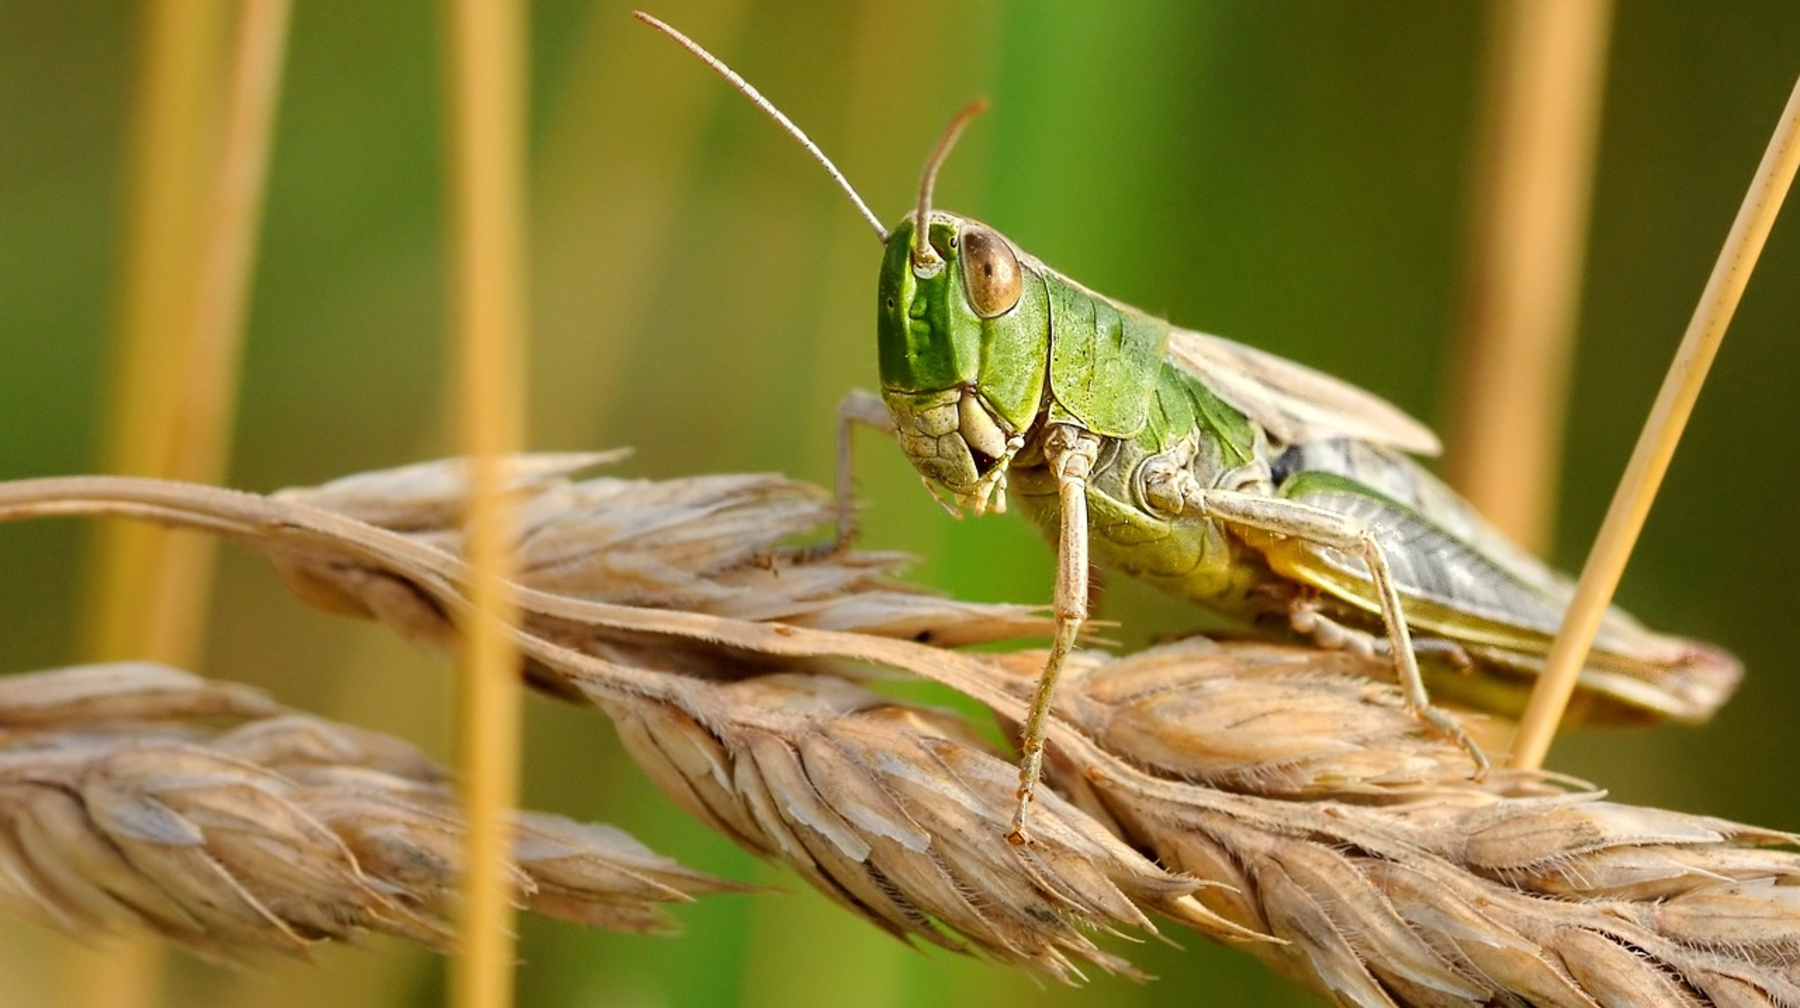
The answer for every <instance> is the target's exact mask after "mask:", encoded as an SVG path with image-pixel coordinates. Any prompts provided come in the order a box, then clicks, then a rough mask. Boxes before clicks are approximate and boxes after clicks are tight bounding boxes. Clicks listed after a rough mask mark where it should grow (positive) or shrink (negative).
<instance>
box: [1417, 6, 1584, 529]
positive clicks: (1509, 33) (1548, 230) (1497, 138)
mask: <svg viewBox="0 0 1800 1008" xmlns="http://www.w3.org/2000/svg"><path fill="white" fill-rule="evenodd" d="M1489 10H1490V11H1491V15H1490V17H1489V24H1488V70H1489V73H1488V79H1487V95H1486V100H1485V105H1486V107H1485V110H1484V112H1483V124H1482V137H1481V141H1480V145H1479V147H1478V150H1477V157H1476V164H1477V166H1478V167H1477V169H1476V170H1477V173H1478V174H1477V178H1476V193H1475V209H1474V224H1473V227H1472V235H1471V238H1472V240H1471V242H1470V246H1469V252H1468V262H1469V266H1468V276H1467V278H1466V281H1465V287H1464V290H1463V296H1462V298H1463V304H1462V320H1461V326H1460V330H1461V345H1460V347H1459V348H1458V361H1457V368H1456V370H1457V374H1456V379H1455V385H1454V388H1455V390H1456V391H1455V396H1456V397H1455V399H1454V409H1453V413H1452V415H1451V417H1450V424H1449V428H1450V446H1451V447H1450V451H1449V452H1448V453H1447V456H1446V461H1445V465H1446V470H1447V471H1446V475H1447V476H1448V477H1449V479H1450V481H1451V483H1453V484H1454V485H1455V486H1456V487H1457V489H1459V490H1460V491H1461V492H1462V493H1463V495H1464V496H1466V497H1467V498H1468V499H1469V500H1470V501H1471V502H1472V503H1474V505H1475V506H1476V508H1477V509H1478V510H1480V511H1481V512H1482V513H1483V514H1485V515H1487V516H1488V517H1489V518H1491V519H1493V520H1494V521H1495V522H1496V523H1497V524H1498V525H1499V526H1500V527H1501V528H1502V529H1504V530H1505V531H1506V532H1507V533H1508V534H1510V535H1511V536H1513V538H1514V539H1516V540H1517V541H1518V542H1520V543H1521V544H1523V545H1525V546H1526V547H1528V548H1530V549H1531V550H1533V551H1535V552H1539V553H1542V552H1543V550H1544V549H1545V547H1546V546H1547V545H1548V543H1549V540H1550V535H1551V529H1552V515H1553V513H1554V502H1555V498H1556V484H1557V471H1558V468H1559V466H1560V463H1561V458H1562V430H1563V417H1564V413H1565V410H1566V405H1567V399H1568V384H1569V362H1570V357H1571V349H1572V347H1573V344H1574V336H1575V329H1576V323H1577V320H1578V314H1579V308H1580V294H1581V281H1582V263H1583V257H1584V252H1585V248H1586V245H1587V230H1588V207H1589V202H1590V195H1591V192H1592V189H1593V165H1594V147H1595V142H1596V138H1597V134H1598V125H1599V118H1600V106H1601V92H1602V90H1603V85H1604V83H1605V77H1606V50H1607V36H1608V27H1609V25H1610V23H1611V18H1612V2H1611V0H1505V2H1502V3H1498V4H1494V5H1493V6H1491V7H1490V8H1489Z"/></svg>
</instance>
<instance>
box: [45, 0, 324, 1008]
mask: <svg viewBox="0 0 1800 1008" xmlns="http://www.w3.org/2000/svg"><path fill="white" fill-rule="evenodd" d="M143 17H144V23H145V29H144V36H145V38H146V43H145V47H144V52H143V55H142V57H141V58H142V65H141V70H140V78H139V79H140V81H141V91H140V93H141V95H142V96H143V97H142V99H141V102H142V104H141V105H140V106H139V108H138V109H137V112H136V122H135V127H134V128H135V130H136V138H135V143H136V150H135V151H134V154H133V158H134V165H133V174H132V176H131V202H130V206H129V209H128V212H127V221H128V223H127V239H126V245H125V256H124V265H123V275H122V279H121V288H122V293H121V297H120V302H121V303H120V308H119V328H118V332H117V336H116V344H115V349H114V354H113V359H114V362H115V363H114V368H115V371H114V374H113V378H112V385H111V387H112V389H113V394H112V396H111V397H110V398H109V400H108V401H109V404H111V405H112V406H113V407H114V408H113V409H112V411H111V413H110V415H109V417H108V422H107V448H106V459H105V463H104V464H105V466H106V467H107V468H108V469H111V470H113V471H117V472H126V473H134V474H143V475H151V476H164V477H169V478H174V479H186V480H194V481H197V482H205V483H216V482H220V481H222V479H223V478H224V473H225V467H226V463H227V459H228V456H229V454H230V445H231V431H232V426H233V423H234V420H235V416H234V414H235V404H236V400H237V373H238V361H239V356H240V352H239V348H240V347H241V346H242V344H243V330H244V319H245V315H246V308H247V305H248V302H249V291H250V278H251V273H252V266H253V264H254V261H255V248H256V238H257V235H258V233H259V230H260V222H261V211H262V204H263V193H264V189H265V182H266V179H267V175H268V162H269V148H270V145H271V138H272V136H273V126H274V120H275V107H276V97H277V95H278V94H279V90H280V81H281V71H282V62H283V61H282V56H283V53H284V51H285V48H286V39H287V25H288V21H289V0H248V2H246V3H245V4H243V5H242V7H241V9H240V10H239V11H238V12H237V13H236V23H235V28H236V37H235V39H234V40H233V42H232V46H231V49H230V54H229V55H230V66H229V70H228V77H226V79H225V80H223V81H221V80H220V79H219V78H220V76H221V71H223V70H225V69H226V68H225V65H224V59H223V56H224V53H223V51H222V42H223V40H224V34H225V30H226V28H227V26H228V25H230V24H231V18H232V11H231V9H230V7H229V6H228V5H226V4H224V3H217V2H214V3H195V4H172V5H171V4H146V5H145V6H144V8H143ZM220 95H222V96H223V97H222V104H215V102H218V101H220V99H219V98H218V97H216V96H220ZM97 538H98V541H99V548H98V549H97V550H96V551H95V553H94V558H93V562H92V566H91V567H90V575H89V581H88V588H87V599H86V603H85V605H84V606H83V613H84V618H85V621H86V622H85V626H84V628H83V633H82V645H81V648H82V651H83V652H84V653H85V654H86V655H87V656H89V657H90V658H93V659H112V658H142V659H153V660H159V661H165V662H169V663H171V664H175V665H179V666H184V667H193V666H194V665H195V664H197V661H198V658H199V656H200V651H201V649H202V640H203V637H204V628H205V619H206V605H207V598H208V596H209V594H210V592H211V587H212V571H213V558H214V554H215V550H216V546H215V543H214V541H213V540H212V539H211V538H208V537H200V536H195V535H192V534H187V535H181V534H175V533H170V532H167V531H164V530H161V529H156V528H152V527H148V526H142V525H126V524H124V523H118V524H111V525H106V526H102V528H101V530H100V532H99V534H98V537H97ZM105 956H106V966H105V968H104V969H96V968H94V965H95V964H94V963H92V962H91V961H89V960H91V959H92V957H93V954H92V953H90V952H87V951H85V950H84V951H80V952H75V953H72V954H71V957H72V961H71V963H70V965H69V970H70V988H71V996H72V998H76V999H80V1000H81V1001H83V1002H85V1003H89V1004H95V1005H102V1004H103V1005H107V1006H108V1008H117V1006H129V1005H135V1004H153V1003H156V1002H157V1001H158V1000H160V998H159V995H160V988H161V986H162V981H161V976H162V952H161V950H160V948H159V947H157V946H154V945H151V944H148V943H136V942H133V943H131V944H130V945H128V946H127V947H125V948H109V949H107V950H106V952H105ZM76 990H79V992H80V993H78V994H77V993H74V992H75V991H76Z"/></svg>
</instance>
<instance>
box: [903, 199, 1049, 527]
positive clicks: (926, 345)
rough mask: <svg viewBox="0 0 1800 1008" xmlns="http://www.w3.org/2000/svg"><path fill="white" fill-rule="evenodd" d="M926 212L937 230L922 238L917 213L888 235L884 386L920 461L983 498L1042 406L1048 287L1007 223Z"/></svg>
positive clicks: (927, 470)
mask: <svg viewBox="0 0 1800 1008" xmlns="http://www.w3.org/2000/svg"><path fill="white" fill-rule="evenodd" d="M924 216H925V219H926V220H927V222H928V227H927V239H928V240H927V241H925V242H922V243H921V242H918V241H917V240H916V237H915V226H916V223H915V221H916V215H914V216H909V217H907V218H906V219H905V220H902V221H901V222H900V223H899V224H898V225H897V226H896V227H895V228H894V229H893V231H892V232H891V233H890V234H889V235H888V238H887V254H886V255H885V256H884V257H883V260H882V267H881V284H880V291H879V313H880V314H879V320H878V322H877V325H876V332H877V336H878V339H879V346H880V356H881V392H882V398H883V399H884V400H886V402H887V405H888V412H889V413H890V414H892V416H893V418H894V426H895V428H896V429H897V431H898V433H899V437H900V443H901V446H902V448H904V449H905V451H906V455H907V457H908V458H910V459H911V460H912V463H913V465H914V467H916V468H917V469H918V470H919V472H920V473H921V474H922V475H923V476H924V477H925V478H926V479H927V480H930V481H931V482H933V483H937V484H939V485H941V486H943V487H944V488H945V489H947V490H949V491H950V492H951V493H952V494H955V495H956V496H957V499H958V500H959V501H961V502H962V503H964V504H968V505H971V506H974V507H976V508H977V509H978V510H979V509H980V508H982V507H984V506H985V505H984V504H983V503H982V502H981V501H980V500H977V499H976V497H977V496H978V495H980V494H984V493H986V492H988V490H989V489H990V488H991V487H992V486H993V480H994V477H995V475H996V474H995V470H996V469H997V468H998V467H1000V466H1001V465H1004V464H1005V462H1006V460H1007V459H1008V458H1010V455H1011V452H1010V451H1009V449H1008V443H1009V442H1010V441H1011V440H1012V439H1014V438H1016V437H1020V436H1023V435H1024V434H1025V433H1026V432H1027V431H1028V430H1029V429H1030V427H1031V426H1032V424H1033V423H1034V422H1035V421H1036V419H1037V416H1038V413H1039V411H1040V407H1041V404H1042V401H1043V396H1044V382H1045V375H1046V373H1047V369H1048V366H1049V352H1050V329H1049V318H1050V315H1049V298H1048V294H1047V292H1046V290H1045V287H1044V282H1043V278H1042V276H1041V275H1040V274H1039V273H1038V272H1037V269H1038V267H1037V266H1036V264H1035V263H1033V262H1031V261H1029V260H1027V259H1025V258H1024V257H1021V256H1020V255H1019V253H1018V251H1017V250H1016V249H1014V248H1013V246H1012V243H1011V242H1009V241H1007V240H1006V238H1005V237H1004V236H1002V235H1001V234H1000V232H998V231H995V230H994V229H993V228H990V227H988V226H987V225H986V224H982V223H981V222H979V221H975V220H971V219H969V218H967V217H961V216H958V215H956V214H952V213H946V212H944V211H941V210H933V211H928V212H927V213H926V214H925V215H924ZM921 249H926V250H929V252H928V253H927V254H921V251H920V250H921Z"/></svg>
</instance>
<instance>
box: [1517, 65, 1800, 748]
mask: <svg viewBox="0 0 1800 1008" xmlns="http://www.w3.org/2000/svg"><path fill="white" fill-rule="evenodd" d="M1797 166H1800V81H1796V82H1795V85H1794V91H1793V93H1792V94H1791V95H1790V96H1789V97H1788V103H1787V107H1786V108H1784V109H1783V110H1782V112H1781V120H1780V122H1779V123H1778V124H1777V125H1776V127H1775V135H1774V136H1772V137H1770V138H1769V148H1768V150H1767V151H1766V152H1765V153H1764V154H1763V159H1762V163H1761V164H1760V165H1758V166H1757V169H1756V177H1755V178H1754V179H1752V180H1751V182H1750V191H1749V192H1747V193H1745V194H1744V202H1743V205H1742V206H1741V207H1740V208H1739V209H1738V215H1737V219H1736V220H1735V221H1733V222H1732V225H1731V233H1730V234H1728V235H1727V236H1726V238H1725V247H1724V248H1723V249H1722V250H1720V252H1719V260H1718V262H1717V263H1715V264H1714V266H1713V271H1712V276H1711V277H1710V278H1709V279H1708V280H1707V281H1706V290H1705V291H1704V292H1702V293H1701V295H1700V304H1699V305H1698V306H1696V307H1695V309H1694V315H1693V318H1692V319H1691V320H1690V321H1689V322H1688V327H1687V333H1686V334H1685V335H1683V336H1682V338H1681V346H1680V348H1679V349H1677V350H1676V352H1675V360H1674V362H1673V363H1672V364H1670V366H1669V373H1668V375H1667V376H1665V377H1664V379H1663V385H1662V390H1661V391H1660V392H1658V393H1657V396H1656V404H1655V405H1654V406H1652V407H1651V410H1650V417H1649V419H1648V420H1646V421H1645V423H1644V430H1643V433H1642V434H1640V435H1639V436H1638V442H1637V447H1636V448H1635V449H1633V450H1632V453H1631V461H1630V463H1629V464H1628V465H1627V466H1626V468H1625V476H1624V478H1623V479H1621V480H1620V481H1619V489H1618V490H1617V492H1615V493H1614V494H1613V500H1612V505H1611V506H1610V507H1609V508H1607V511H1606V520H1605V522H1604V523H1602V525H1601V526H1600V534H1599V536H1598V537H1596V538H1595V540H1594V548H1593V551H1592V552H1590V553H1589V554H1588V559H1587V563H1586V565H1584V566H1583V567H1582V570H1581V581H1580V583H1579V584H1578V585H1577V586H1576V589H1575V598H1574V601H1573V602H1572V603H1571V604H1570V606H1569V612H1568V615H1566V616H1565V617H1564V618H1563V625H1562V631H1561V632H1560V633H1558V634H1557V637H1556V643H1555V644H1554V645H1553V646H1552V647H1551V648H1550V656H1549V657H1548V658H1547V659H1546V660H1545V662H1544V672H1543V675H1542V676H1540V677H1539V679H1538V684H1537V688H1536V689H1535V690H1534V691H1533V692H1532V694H1531V702H1530V703H1529V704H1528V705H1527V706H1526V708H1525V716H1524V718H1523V719H1522V720H1521V721H1520V723H1519V733H1518V735H1517V736H1516V737H1515V738H1514V740H1513V755H1512V764H1513V765H1514V766H1517V767H1526V768H1535V767H1538V766H1541V765H1542V764H1543V762H1544V755H1545V754H1546V753H1547V752H1548V751H1549V749H1550V740H1551V739H1552V738H1553V737H1554V736H1555V734H1556V726H1557V722H1558V721H1559V720H1561V718H1562V711H1563V708H1564V707H1566V706H1567V705H1568V701H1569V694H1570V693H1571V692H1573V691H1574V689H1575V680H1576V677H1577V676H1579V675H1580V673H1581V667H1582V664H1583V663H1584V662H1585V661H1586V660H1587V653H1588V649H1589V648H1590V647H1592V645H1593V641H1594V633H1595V632H1596V631H1597V630H1598V629H1599V627H1600V618H1601V617H1602V616H1603V615H1605V612H1606V605H1607V602H1608V600H1610V599H1611V598H1612V594H1613V589H1614V588H1616V587H1617V586H1618V583H1619V577H1620V575H1621V574H1623V573H1624V571H1625V561H1626V560H1627V559H1629V558H1630V556H1631V547H1632V546H1634V545H1635V544H1636V543H1637V536H1638V533H1639V532H1640V531H1641V530H1642V529H1643V527H1644V518H1645V516H1646V515H1648V514H1649V513H1650V502H1651V501H1652V500H1654V499H1655V497H1656V491H1657V488H1658V487H1659V486H1660V485H1661V484H1662V478H1663V474H1664V473H1666V472H1667V471H1668V468H1669V459H1670V458H1672V457H1673V456H1674V454H1675V445H1676V443H1677V442H1678V441H1680V439H1681V432H1682V429H1683V428H1684V427H1685V426H1686V425H1687V419H1688V416H1689V414H1691V413H1692V412H1693V409H1694V401H1695V400H1696V399H1698V398H1699V396H1700V387H1701V385H1703V384H1704V383H1705V382H1706V372H1707V370H1708V369H1709V368H1710V367H1711V366H1712V361H1713V356H1714V355H1715V354H1716V353H1717V352H1718V349H1719V344H1720V343H1721V342H1723V341H1724V339H1725V327H1726V326H1728V325H1730V324H1731V316H1732V314H1733V313H1734V312H1736V311H1737V305H1738V300H1739V299H1740V298H1741V297H1743V294H1744V287H1745V285H1746V284H1748V283H1749V282H1750V274H1751V272H1752V271H1754V270H1755V268H1756V260H1757V257H1758V256H1759V255H1761V254H1762V248H1763V243H1764V242H1765V241H1766V240H1767V239H1768V237H1769V230H1770V228H1772V227H1773V226H1774V224H1775V216H1776V215H1777V214H1778V213H1780V211H1781V204H1782V201H1783V200H1784V199H1786V198H1787V191H1788V187H1789V186H1790V185H1791V184H1792V183H1793V181H1794V171H1795V168H1796V167H1797Z"/></svg>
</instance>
